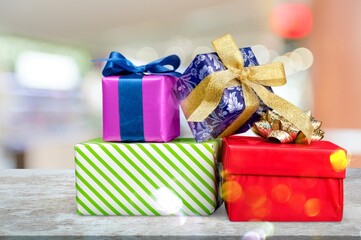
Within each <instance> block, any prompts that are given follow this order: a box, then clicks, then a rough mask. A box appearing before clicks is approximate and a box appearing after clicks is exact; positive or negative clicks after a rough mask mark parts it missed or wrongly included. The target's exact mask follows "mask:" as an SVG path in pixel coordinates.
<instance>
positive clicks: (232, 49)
mask: <svg viewBox="0 0 361 240" xmlns="http://www.w3.org/2000/svg"><path fill="white" fill-rule="evenodd" d="M212 44H213V47H214V48H215V50H216V52H217V54H218V56H219V57H220V59H221V61H222V63H223V64H224V66H225V67H226V68H227V69H226V70H224V71H218V72H213V73H211V74H210V75H208V76H207V77H206V78H204V79H203V80H202V81H201V82H200V83H199V84H198V85H197V87H196V88H195V89H193V91H192V92H191V93H190V94H189V95H188V96H187V98H186V99H185V100H184V101H183V102H182V103H181V105H182V109H183V111H184V114H185V116H186V118H187V121H189V122H202V121H204V119H206V118H207V117H208V116H209V115H210V114H211V113H212V112H213V111H214V109H215V108H216V107H217V106H218V104H219V102H220V100H221V98H222V95H223V91H224V89H225V88H227V87H230V86H242V89H243V98H244V101H245V106H246V107H245V109H244V111H243V112H242V113H241V114H240V115H239V117H237V119H236V120H235V121H233V123H232V124H231V125H230V126H229V127H227V128H226V129H225V131H223V132H222V133H221V134H220V135H219V136H218V137H225V136H228V135H231V134H233V133H234V132H235V131H236V130H237V129H239V128H240V127H241V126H242V125H243V124H245V122H246V121H247V120H248V119H249V118H250V117H251V116H252V114H253V113H254V112H255V111H257V109H258V108H259V104H260V99H261V100H262V101H263V103H264V104H266V105H267V106H268V107H270V108H272V109H274V110H275V111H276V112H278V113H279V114H280V115H282V116H283V117H284V118H285V119H287V120H288V121H289V122H291V123H292V124H293V125H295V126H296V127H297V128H298V129H300V130H301V131H302V132H303V133H304V134H305V136H306V139H307V141H308V142H310V140H311V136H312V125H311V120H310V117H309V116H307V114H305V113H304V112H303V111H302V110H301V109H299V108H297V107H296V106H295V105H293V104H291V103H289V102H288V101H286V100H284V99H283V98H281V97H279V96H277V95H275V94H273V93H271V92H270V91H268V90H267V89H266V88H265V87H264V86H281V85H284V84H285V83H286V76H285V72H284V68H283V64H282V63H271V64H266V65H262V66H250V67H244V61H243V57H242V54H241V53H240V51H239V49H238V47H237V45H236V44H235V42H234V40H233V38H232V36H231V35H229V34H227V35H225V36H223V37H221V38H218V39H216V40H214V41H213V42H212Z"/></svg>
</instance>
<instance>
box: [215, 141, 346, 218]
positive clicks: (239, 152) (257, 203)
mask: <svg viewBox="0 0 361 240" xmlns="http://www.w3.org/2000/svg"><path fill="white" fill-rule="evenodd" d="M223 144H224V145H223V147H224V150H223V157H222V162H223V166H224V175H223V178H224V183H223V187H222V189H223V194H224V198H225V202H226V209H227V213H228V217H229V219H230V220H231V221H250V220H262V221H341V220H342V213H343V179H344V178H345V167H346V159H345V158H343V157H341V158H340V157H337V156H339V155H341V156H344V157H345V156H346V151H345V150H344V149H342V148H341V147H339V146H337V145H335V144H333V143H331V142H327V141H320V142H314V143H312V144H310V145H304V144H275V143H270V142H265V141H264V140H263V139H261V138H256V137H240V136H231V137H227V138H224V142H223ZM339 153H342V154H339ZM335 156H336V157H335Z"/></svg>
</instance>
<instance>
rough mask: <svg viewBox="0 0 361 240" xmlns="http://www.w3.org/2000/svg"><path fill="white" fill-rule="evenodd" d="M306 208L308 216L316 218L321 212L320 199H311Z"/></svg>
mask: <svg viewBox="0 0 361 240" xmlns="http://www.w3.org/2000/svg"><path fill="white" fill-rule="evenodd" d="M304 207H305V213H306V215H307V216H309V217H315V216H317V215H318V214H319V213H320V211H321V202H320V200H319V199H318V198H310V199H308V200H307V201H306V203H305V206H304Z"/></svg>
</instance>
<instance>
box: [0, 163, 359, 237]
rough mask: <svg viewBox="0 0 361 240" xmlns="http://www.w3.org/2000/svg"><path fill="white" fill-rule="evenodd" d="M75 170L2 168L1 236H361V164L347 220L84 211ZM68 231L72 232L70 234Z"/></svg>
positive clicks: (352, 175)
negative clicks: (236, 219) (263, 219)
mask: <svg viewBox="0 0 361 240" xmlns="http://www.w3.org/2000/svg"><path fill="white" fill-rule="evenodd" d="M74 180H75V177H74V171H73V170H30V169H29V170H15V169H14V170H0V239H18V238H19V237H20V236H22V237H23V238H24V239H40V238H41V237H42V236H43V237H42V238H43V239H48V238H49V237H52V238H56V239H82V238H84V237H86V239H92V238H94V239H99V236H103V238H102V239H207V240H211V239H237V240H241V239H243V240H257V239H264V238H262V237H265V236H266V237H267V240H268V239H315V240H316V239H361V190H360V189H361V169H347V177H346V179H345V204H344V217H343V221H342V222H273V223H270V222H230V221H229V220H228V218H227V215H226V211H225V208H224V206H221V208H220V209H218V210H217V211H216V212H215V213H214V214H213V215H211V216H207V217H178V216H171V217H165V216H162V217H146V216H131V217H129V216H104V217H103V216H79V215H77V214H76V206H75V188H74ZM66 236H67V237H66Z"/></svg>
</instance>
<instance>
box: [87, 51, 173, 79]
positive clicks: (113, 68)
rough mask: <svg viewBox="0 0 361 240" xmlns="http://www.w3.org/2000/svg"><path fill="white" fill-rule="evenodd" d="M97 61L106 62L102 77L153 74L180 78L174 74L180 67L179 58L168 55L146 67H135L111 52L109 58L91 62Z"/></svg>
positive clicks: (127, 60)
mask: <svg viewBox="0 0 361 240" xmlns="http://www.w3.org/2000/svg"><path fill="white" fill-rule="evenodd" d="M99 61H106V62H107V63H106V64H105V66H104V69H103V72H102V74H103V76H104V77H107V76H119V75H126V74H131V73H140V74H144V73H150V74H153V73H154V74H165V75H171V76H176V77H179V76H180V73H178V72H176V70H177V68H178V67H179V66H180V58H179V57H178V56H177V55H170V56H167V57H164V58H160V59H158V60H155V61H153V62H150V63H148V64H146V65H141V66H136V65H134V64H133V63H132V62H131V61H130V60H129V59H127V58H126V57H124V56H123V55H122V54H121V53H119V52H115V51H113V52H111V53H110V55H109V58H101V59H96V60H93V62H99ZM166 66H171V67H172V68H168V67H166Z"/></svg>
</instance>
